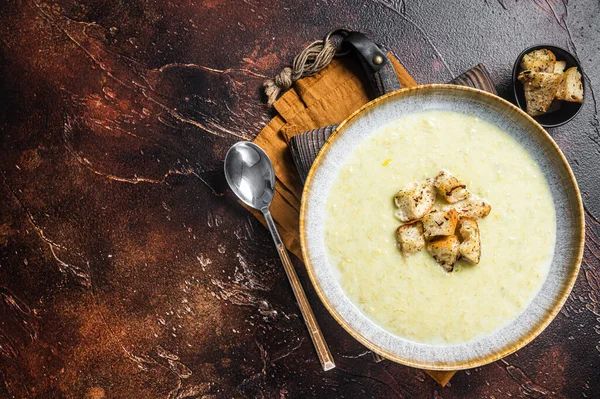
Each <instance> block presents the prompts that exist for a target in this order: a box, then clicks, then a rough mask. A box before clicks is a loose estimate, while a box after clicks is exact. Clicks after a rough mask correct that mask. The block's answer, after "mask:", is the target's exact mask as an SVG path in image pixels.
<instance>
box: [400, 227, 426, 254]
mask: <svg viewBox="0 0 600 399" xmlns="http://www.w3.org/2000/svg"><path fill="white" fill-rule="evenodd" d="M396 239H397V240H398V245H399V246H400V250H401V251H402V253H403V254H405V255H410V254H414V253H417V252H419V251H420V250H422V249H423V248H424V247H425V237H423V223H421V222H420V221H419V220H417V221H414V222H411V223H407V224H404V225H402V226H400V227H398V229H397V230H396Z"/></svg>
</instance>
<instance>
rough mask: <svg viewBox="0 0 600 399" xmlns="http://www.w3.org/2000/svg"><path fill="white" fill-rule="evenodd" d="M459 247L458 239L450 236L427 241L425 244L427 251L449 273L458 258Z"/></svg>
mask: <svg viewBox="0 0 600 399" xmlns="http://www.w3.org/2000/svg"><path fill="white" fill-rule="evenodd" d="M459 246H460V242H459V241H458V237H456V236H455V235H451V236H447V237H441V238H438V239H436V240H432V241H429V242H428V243H427V250H428V251H429V253H430V254H431V255H432V256H433V259H435V261H436V262H437V263H439V264H440V265H441V266H442V267H443V268H444V270H446V271H447V272H451V271H452V269H454V264H455V263H456V261H457V260H458V257H459V252H458V248H459Z"/></svg>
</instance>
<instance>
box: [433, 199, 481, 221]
mask: <svg viewBox="0 0 600 399" xmlns="http://www.w3.org/2000/svg"><path fill="white" fill-rule="evenodd" d="M444 209H445V210H449V209H456V211H457V212H458V216H459V217H461V218H463V217H468V218H472V219H481V218H484V217H486V216H487V215H489V214H490V212H491V211H492V206H491V205H490V204H489V203H488V202H487V201H486V200H484V199H481V198H477V197H475V196H471V198H469V199H466V200H464V201H460V202H457V203H456V204H452V205H448V206H446V207H445V208H444Z"/></svg>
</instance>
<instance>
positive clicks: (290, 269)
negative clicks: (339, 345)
mask: <svg viewBox="0 0 600 399" xmlns="http://www.w3.org/2000/svg"><path fill="white" fill-rule="evenodd" d="M225 178H226V179H227V183H228V184H229V187H231V190H233V192H234V193H235V195H237V196H238V197H239V199H241V200H242V201H243V202H244V203H245V204H247V205H249V206H251V207H252V208H254V209H258V210H260V211H261V212H262V213H263V215H264V216H265V219H266V221H267V226H269V230H270V231H271V235H272V236H273V241H275V246H276V247H277V252H279V257H280V258H281V262H282V263H283V267H284V269H285V273H286V274H287V277H288V280H289V281H290V284H291V286H292V291H294V295H295V296H296V300H297V301H298V305H299V306H300V311H301V312H302V317H304V322H305V323H306V326H307V327H308V332H309V335H310V338H311V339H312V341H313V344H314V345H315V349H316V350H317V355H318V356H319V360H320V361H321V365H322V366H323V370H331V369H332V368H334V367H335V363H334V362H333V357H332V356H331V353H330V352H329V348H328V347H327V343H325V338H324V337H323V333H321V329H320V328H319V324H318V323H317V319H315V315H314V314H313V311H312V309H311V307H310V303H309V302H308V299H306V294H305V293H304V289H302V285H300V280H299V279H298V275H297V274H296V270H295V269H294V266H293V265H292V262H291V261H290V257H289V255H288V253H287V250H286V249H285V246H284V245H283V242H282V241H281V237H279V233H278V232H277V227H275V222H274V221H273V218H272V217H271V213H270V212H269V206H270V205H271V201H272V200H273V194H274V193H275V171H274V170H273V164H272V163H271V160H270V159H269V157H268V156H267V154H266V153H265V152H264V151H263V149H262V148H260V147H259V146H257V145H256V144H254V143H250V142H247V141H240V142H239V143H236V144H234V145H233V146H232V147H231V148H230V149H229V151H227V155H226V156H225Z"/></svg>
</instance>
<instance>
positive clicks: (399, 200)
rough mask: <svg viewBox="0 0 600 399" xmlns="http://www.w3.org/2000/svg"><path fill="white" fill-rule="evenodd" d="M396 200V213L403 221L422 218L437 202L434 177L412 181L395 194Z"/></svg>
mask: <svg viewBox="0 0 600 399" xmlns="http://www.w3.org/2000/svg"><path fill="white" fill-rule="evenodd" d="M394 202H395V203H396V206H397V207H398V210H397V211H396V213H395V215H396V217H397V218H398V219H400V220H401V221H403V222H410V221H412V220H416V219H420V218H422V217H423V216H424V215H425V214H427V212H429V210H430V209H431V208H432V207H433V204H434V203H435V187H434V186H433V179H427V180H425V181H423V182H421V183H412V184H411V185H410V186H408V187H406V188H404V189H403V190H400V191H398V193H396V195H395V196H394Z"/></svg>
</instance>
